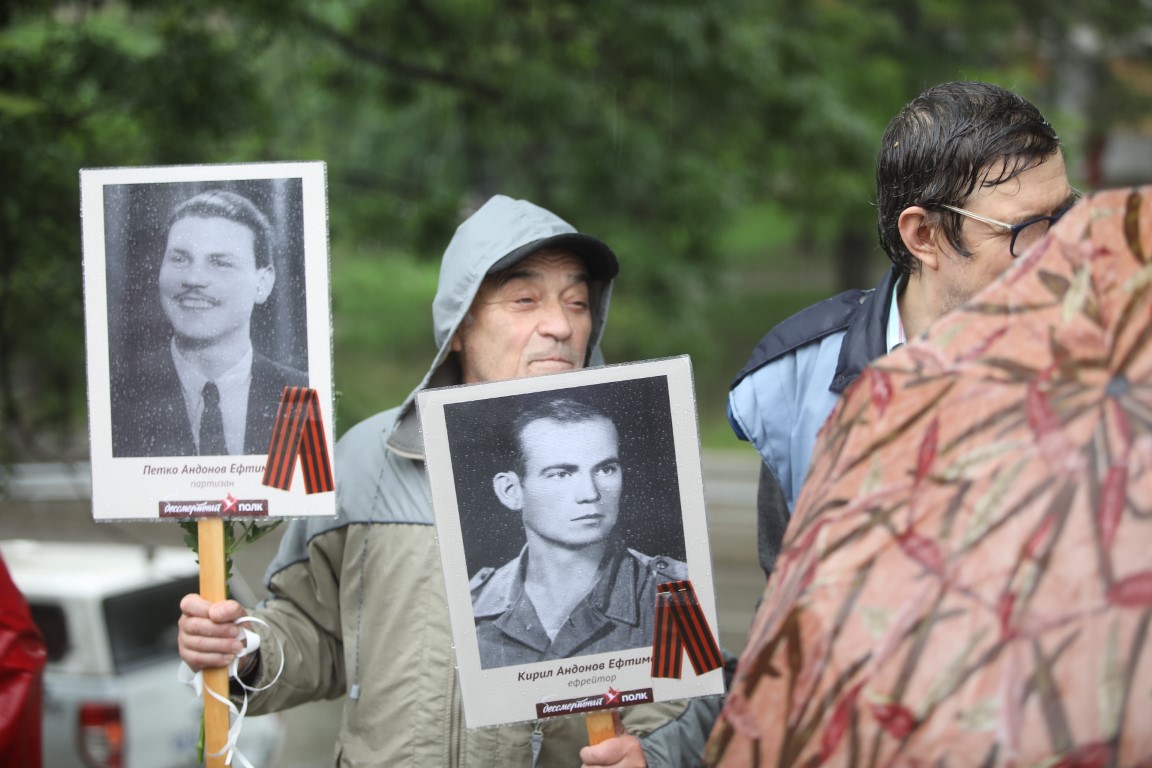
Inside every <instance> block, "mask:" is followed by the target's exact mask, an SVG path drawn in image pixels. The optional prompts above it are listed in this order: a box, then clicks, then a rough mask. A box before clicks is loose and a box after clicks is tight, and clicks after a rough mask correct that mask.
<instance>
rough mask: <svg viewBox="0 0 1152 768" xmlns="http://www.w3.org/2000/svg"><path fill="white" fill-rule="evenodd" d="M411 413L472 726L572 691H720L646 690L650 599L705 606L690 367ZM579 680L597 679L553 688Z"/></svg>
mask: <svg viewBox="0 0 1152 768" xmlns="http://www.w3.org/2000/svg"><path fill="white" fill-rule="evenodd" d="M418 407H419V409H420V418H421V427H422V430H423V432H424V436H425V446H426V450H427V457H426V463H427V469H428V474H429V479H430V480H431V482H432V491H433V506H434V509H435V513H436V520H437V531H438V537H439V541H440V554H441V559H442V561H443V565H444V574H445V588H446V590H447V592H448V602H449V609H450V613H451V617H452V625H453V635H454V638H453V639H454V642H455V646H456V651H457V662H458V668H459V670H460V676H461V686H462V688H463V692H464V698H465V711H466V715H467V717H468V721H469V726H470V727H472V726H473V725H474V721H479V722H475V724H478V725H486V724H494V723H500V722H514V721H517V720H523V719H529V718H530V717H531V716H532V712H533V711H535V710H534V709H533V706H535V705H536V704H537V703H538V702H546V701H566V700H567V699H568V698H570V697H571V696H572V695H574V693H579V690H578V689H579V688H581V687H587V688H589V691H585V692H584V693H588V692H590V691H591V692H599V691H600V689H603V690H604V691H606V690H607V688H606V687H605V685H604V684H609V683H610V684H611V686H612V687H613V688H614V689H615V690H644V691H648V690H649V689H651V690H655V691H657V692H661V693H664V694H665V695H672V692H673V691H675V692H676V693H677V695H679V697H681V698H683V697H684V695H685V694H684V693H683V692H684V691H688V692H689V693H688V694H686V695H703V694H702V693H699V692H698V691H700V690H706V689H708V686H710V685H714V683H713V681H712V680H711V679H710V678H709V679H708V680H704V679H703V677H702V678H700V679H698V680H664V679H655V678H652V677H651V674H650V662H651V655H652V645H653V635H654V629H655V626H656V612H657V604H658V600H657V592H658V590H657V587H658V586H659V585H661V584H667V583H669V582H683V581H691V582H692V584H693V588H694V589H695V590H696V591H697V593H698V594H702V595H703V596H704V598H702V602H708V603H711V602H712V601H713V600H714V595H713V593H712V582H711V562H710V557H709V554H708V536H707V522H706V519H705V514H704V503H703V488H702V481H701V475H700V457H699V438H698V434H697V427H696V417H695V405H694V395H693V392H692V383H691V369H690V363H689V361H688V359H687V358H671V359H668V360H658V361H645V362H641V363H631V364H625V365H615V366H603V367H599V368H587V369H584V370H582V371H577V372H572V373H563V374H554V375H550V376H541V377H533V378H531V379H521V380H512V381H508V382H492V383H488V384H478V385H471V386H465V387H450V388H445V389H440V390H428V391H427V392H425V393H422V394H421V395H420V396H419V397H418ZM703 607H704V608H705V609H708V608H709V607H711V610H713V611H714V606H708V605H705V606H703ZM705 613H707V610H705ZM712 622H713V623H714V622H715V617H714V614H713V618H712ZM584 672H604V673H605V674H596V675H592V676H591V677H586V676H583V677H578V678H577V679H575V680H571V679H567V680H566V679H564V678H566V677H567V676H568V675H582V674H583V673H584ZM704 677H707V675H705V676H704ZM501 686H505V688H506V690H505V689H503V688H501ZM596 686H599V688H597V687H596ZM701 686H703V687H701ZM497 689H499V691H498V692H497ZM534 697H535V698H534ZM481 700H483V702H484V703H483V704H480V703H478V702H479V701H481ZM504 705H506V706H507V710H506V711H502V710H501V709H500V708H501V707H502V706H504ZM493 707H496V709H495V710H493Z"/></svg>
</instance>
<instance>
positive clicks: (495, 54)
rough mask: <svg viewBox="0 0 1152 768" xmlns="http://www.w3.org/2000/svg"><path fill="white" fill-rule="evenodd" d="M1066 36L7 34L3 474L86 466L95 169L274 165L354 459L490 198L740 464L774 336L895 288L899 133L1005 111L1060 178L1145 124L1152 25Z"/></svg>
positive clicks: (853, 29)
mask: <svg viewBox="0 0 1152 768" xmlns="http://www.w3.org/2000/svg"><path fill="white" fill-rule="evenodd" d="M1064 5H1069V6H1070V5H1072V4H1052V3H1040V2H1036V1H1035V0H1021V1H1020V2H1016V3H1002V2H999V1H998V0H970V1H969V2H967V3H958V2H954V1H953V0H913V1H912V2H905V1H903V0H901V1H899V2H898V1H897V0H859V1H857V2H848V1H847V0H843V1H841V0H813V1H812V2H807V3H787V2H782V0H722V1H721V0H715V1H713V2H701V1H698V0H662V1H661V2H656V1H655V0H632V1H631V2H626V3H625V2H619V0H584V1H582V2H574V1H567V0H551V1H549V2H544V1H540V2H537V1H536V0H519V1H507V2H496V1H495V0H488V1H483V0H395V1H394V2H393V1H389V2H369V1H368V0H325V1H323V2H321V1H320V0H276V1H275V2H274V1H273V0H247V1H244V0H238V1H237V2H231V3H223V2H212V1H211V0H206V1H204V2H195V3H193V2H190V1H188V0H175V1H172V2H159V1H157V0H135V1H133V2H123V1H121V2H112V1H110V2H87V3H85V2H73V3H48V2H0V179H2V181H0V430H2V431H0V462H8V461H17V460H32V461H44V460H56V459H70V458H82V457H83V456H84V454H85V452H86V430H85V423H86V411H85V394H84V392H85V381H84V337H83V298H82V263H81V258H82V254H81V247H80V237H79V231H80V220H79V197H78V171H79V169H80V168H85V167H101V166H123V165H166V164H176V163H213V162H248V161H263V160H316V159H318V160H324V161H325V162H326V163H327V165H328V181H329V206H330V210H329V215H330V230H331V261H332V277H333V308H334V316H333V326H334V343H335V362H336V371H335V377H336V382H335V385H336V389H337V390H339V391H340V392H341V393H342V396H341V399H340V402H339V407H338V419H339V422H338V428H344V427H346V426H348V425H350V424H352V423H354V422H355V421H356V420H358V419H360V418H362V417H364V416H366V415H368V414H370V413H372V412H374V411H376V410H379V409H381V408H384V407H387V406H389V405H392V404H394V403H395V402H396V401H397V400H398V399H399V398H401V397H403V395H404V394H406V393H407V391H408V390H409V389H410V388H411V387H412V386H413V385H414V384H415V382H416V381H418V380H419V377H420V374H421V373H422V370H423V367H424V365H425V364H426V363H427V361H428V357H429V355H430V354H431V352H432V334H431V322H430V319H429V317H428V315H429V303H430V298H431V296H432V293H433V292H434V289H435V270H436V264H437V261H438V259H439V256H440V254H441V252H442V250H443V248H444V246H445V245H446V244H447V242H448V239H449V238H450V236H451V233H452V230H453V229H454V228H455V226H456V224H457V223H458V222H459V221H460V219H461V218H462V216H463V215H465V213H466V212H467V211H468V210H469V209H470V208H472V207H474V206H476V205H478V204H479V203H480V202H482V201H483V200H484V199H486V198H487V197H488V196H489V195H491V194H493V193H495V192H502V193H505V194H509V195H512V196H516V197H525V198H528V199H531V200H533V201H534V202H537V203H539V204H541V205H544V206H546V207H548V208H551V209H553V210H555V211H557V212H559V213H560V214H561V215H562V216H564V217H565V218H567V219H569V220H570V221H572V222H574V223H575V224H576V225H577V226H578V227H579V228H581V229H583V230H585V231H588V232H591V233H593V234H596V235H599V236H600V237H602V238H604V239H605V240H607V241H608V242H609V243H611V244H612V245H613V247H614V248H615V249H616V250H617V252H618V253H619V254H620V255H621V258H622V260H623V263H624V273H623V276H622V279H621V281H620V283H619V285H618V288H617V291H616V294H615V296H616V298H615V300H614V304H613V308H612V315H611V324H610V326H609V334H608V337H607V342H606V345H605V347H606V353H607V355H608V357H609V359H610V360H614V361H622V360H629V359H644V358H652V357H661V356H666V355H677V354H685V353H687V354H691V355H692V358H693V364H694V370H695V375H696V380H697V397H698V403H699V408H700V414H701V424H702V428H703V432H704V436H705V441H706V442H707V443H709V444H712V445H729V444H731V445H734V444H735V441H734V439H733V438H731V437H730V435H729V433H728V431H727V428H726V427H725V425H724V420H723V398H724V393H725V390H726V387H727V383H728V381H729V380H730V378H731V377H732V375H733V374H734V373H735V372H736V371H737V370H738V369H739V368H740V367H741V365H742V364H743V361H744V359H745V357H746V355H747V354H748V352H749V351H750V349H751V347H752V346H753V345H754V343H755V341H756V340H757V339H758V338H759V336H760V335H761V334H762V333H764V332H765V331H766V330H767V329H768V328H769V327H770V326H771V325H772V324H773V323H775V322H776V321H778V320H780V319H782V318H783V317H785V316H787V315H788V314H790V313H791V312H793V311H795V310H796V309H798V308H800V307H802V306H804V305H805V304H807V303H810V302H811V301H813V300H815V299H817V298H819V297H821V296H823V295H826V294H828V293H831V292H832V291H834V290H836V289H838V288H840V287H842V286H845V285H870V284H871V283H872V282H873V280H874V279H875V276H876V275H877V274H878V272H879V271H880V270H881V269H882V268H883V266H884V264H883V259H882V257H881V256H880V255H879V254H878V250H877V248H876V247H875V246H874V240H875V238H874V235H873V232H874V228H875V225H874V222H873V212H872V208H871V200H872V199H873V197H874V193H873V191H872V186H873V182H872V165H873V159H874V156H875V149H876V147H875V145H876V142H877V141H878V139H879V136H880V133H881V131H882V130H883V126H884V124H885V123H886V122H887V120H888V119H889V118H890V117H891V116H892V114H894V113H895V112H896V110H897V109H899V107H900V106H901V105H902V104H904V103H905V102H906V101H908V100H909V99H910V98H912V97H913V96H915V95H916V94H917V93H919V92H920V91H921V90H923V89H924V88H925V87H927V86H929V85H932V84H934V83H937V82H942V81H945V80H950V79H959V78H964V79H988V80H992V81H995V82H998V83H1000V84H1002V85H1005V86H1007V87H1011V88H1014V89H1016V90H1018V91H1020V92H1022V93H1023V94H1024V95H1026V96H1028V97H1029V98H1031V99H1033V100H1034V101H1036V102H1037V103H1038V105H1039V106H1040V107H1041V109H1042V110H1043V111H1044V112H1045V113H1046V114H1047V115H1048V116H1049V117H1050V118H1051V119H1052V120H1053V122H1054V124H1056V126H1057V128H1058V130H1059V131H1060V133H1061V135H1062V136H1063V137H1064V138H1065V141H1066V144H1067V145H1068V155H1069V159H1070V166H1071V167H1072V168H1074V169H1075V168H1077V167H1080V165H1079V162H1080V160H1079V156H1080V155H1083V154H1084V148H1085V147H1088V148H1089V149H1090V148H1092V147H1094V146H1097V145H1098V142H1099V141H1100V140H1101V138H1102V137H1104V136H1106V135H1107V134H1108V133H1109V132H1110V131H1111V130H1113V129H1115V128H1116V127H1117V126H1129V127H1131V126H1133V125H1138V124H1139V121H1141V120H1146V119H1147V118H1146V116H1147V115H1148V114H1149V111H1148V107H1149V93H1150V92H1152V88H1149V86H1148V80H1149V79H1150V78H1152V74H1150V72H1152V67H1150V66H1149V48H1148V44H1147V42H1146V41H1147V39H1148V26H1149V22H1148V20H1149V18H1150V14H1149V11H1150V6H1149V2H1148V0H1135V1H1134V2H1127V3H1115V2H1107V1H1106V0H1085V2H1081V3H1077V4H1075V8H1074V9H1073V8H1071V7H1067V8H1066V7H1064ZM1083 40H1090V41H1094V43H1093V44H1092V45H1087V44H1084V43H1082V42H1081V43H1075V44H1074V41H1083ZM1080 181H1081V182H1083V180H1082V179H1081V180H1080Z"/></svg>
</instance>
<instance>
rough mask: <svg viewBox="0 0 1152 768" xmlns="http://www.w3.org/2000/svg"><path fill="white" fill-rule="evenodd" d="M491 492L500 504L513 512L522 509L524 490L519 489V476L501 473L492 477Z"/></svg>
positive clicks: (513, 473) (512, 473) (511, 473)
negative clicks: (494, 493) (492, 491)
mask: <svg viewBox="0 0 1152 768" xmlns="http://www.w3.org/2000/svg"><path fill="white" fill-rule="evenodd" d="M492 490H494V491H495V492H496V498H498V499H500V503H501V504H503V505H504V506H506V507H508V509H510V510H512V511H513V512H519V511H520V510H522V509H523V508H524V489H523V488H521V487H520V476H519V475H517V474H516V473H515V472H501V473H499V474H498V475H496V476H495V477H493V478H492Z"/></svg>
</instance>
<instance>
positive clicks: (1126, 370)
mask: <svg viewBox="0 0 1152 768" xmlns="http://www.w3.org/2000/svg"><path fill="white" fill-rule="evenodd" d="M1150 322H1152V187H1146V188H1142V189H1138V190H1125V191H1111V192H1105V193H1100V194H1097V195H1094V196H1092V197H1090V198H1088V199H1086V200H1083V201H1081V202H1080V203H1079V204H1078V205H1077V206H1076V207H1075V208H1074V209H1073V210H1072V211H1070V212H1069V213H1068V214H1067V215H1066V216H1065V217H1064V218H1063V219H1062V220H1061V221H1060V223H1059V224H1058V225H1057V226H1055V227H1054V228H1053V230H1052V232H1051V233H1050V234H1049V236H1048V237H1047V239H1046V240H1045V241H1044V242H1043V243H1041V244H1039V245H1038V246H1037V247H1036V248H1035V249H1033V250H1032V251H1031V252H1029V253H1028V254H1027V255H1026V256H1025V257H1024V258H1022V259H1020V260H1019V261H1018V262H1017V263H1015V264H1014V265H1013V266H1012V268H1011V269H1009V270H1008V272H1006V273H1005V274H1004V275H1003V276H1002V277H1001V278H1000V279H998V280H997V281H996V282H994V283H993V284H992V285H990V286H989V287H988V288H986V289H985V290H984V291H982V292H981V293H980V294H978V295H977V296H976V297H975V298H974V299H973V300H972V301H971V302H970V303H968V304H967V305H965V306H964V307H962V308H960V309H959V310H957V311H956V312H954V313H952V314H950V315H948V316H947V317H945V318H943V319H942V320H941V321H939V322H937V323H936V324H935V325H934V326H933V327H932V329H931V330H930V332H929V333H928V334H927V335H926V336H925V337H923V338H921V339H919V340H916V341H913V342H911V343H909V344H908V345H906V346H905V347H903V348H901V349H899V350H897V351H896V352H894V353H893V354H891V355H889V356H887V357H884V358H881V359H880V360H878V361H876V362H875V363H874V364H873V366H872V367H871V368H869V369H868V370H866V371H865V373H864V375H863V376H862V377H861V378H860V379H859V381H858V382H857V383H856V384H855V385H854V386H853V387H852V388H851V390H850V391H849V392H847V393H846V394H845V396H844V397H843V398H842V400H841V401H840V403H839V404H838V406H837V408H836V410H835V411H834V412H833V414H832V416H831V417H830V418H829V421H828V423H827V424H826V425H825V426H824V428H823V430H822V432H821V435H820V438H819V441H818V443H817V446H816V451H815V455H814V457H813V464H812V468H811V471H810V473H809V476H808V479H807V481H806V483H805V486H804V489H803V492H802V493H801V496H800V499H799V501H798V504H797V509H796V513H795V515H794V517H793V519H792V521H791V522H790V524H789V527H788V532H787V535H786V539H785V548H784V552H783V554H782V555H781V558H780V561H779V563H778V565H777V570H776V572H775V573H774V574H773V576H772V578H771V580H770V582H769V584H768V587H767V589H766V591H765V595H764V599H763V601H762V603H761V607H760V610H759V612H758V613H757V615H756V619H755V622H754V625H753V629H752V632H751V636H750V638H749V641H748V644H747V646H746V648H745V650H744V653H743V655H742V656H741V659H740V665H739V669H738V671H737V675H736V679H735V681H734V684H733V687H732V690H731V692H730V694H729V696H728V700H727V702H726V704H725V707H724V710H723V713H722V716H721V718H720V720H719V722H718V723H717V725H716V728H715V730H714V731H713V733H712V738H711V740H710V742H709V754H708V759H709V762H710V763H711V764H713V765H720V766H725V767H726V768H732V767H734V766H754V765H755V766H793V765H796V766H799V765H803V766H815V765H821V764H827V765H837V766H888V765H908V766H915V765H924V766H928V765H931V766H959V765H964V766H969V765H971V766H983V765H989V766H991V765H1012V766H1056V765H1061V766H1072V765H1077V766H1080V765H1083V766H1088V765H1099V766H1106V765H1115V766H1133V765H1138V764H1142V765H1152V638H1150V635H1149V624H1150V622H1152V333H1150V332H1149V324H1150Z"/></svg>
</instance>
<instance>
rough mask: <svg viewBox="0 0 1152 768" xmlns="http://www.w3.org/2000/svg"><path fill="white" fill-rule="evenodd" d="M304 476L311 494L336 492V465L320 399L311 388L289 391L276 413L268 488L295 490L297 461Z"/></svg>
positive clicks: (266, 475) (266, 477)
mask: <svg viewBox="0 0 1152 768" xmlns="http://www.w3.org/2000/svg"><path fill="white" fill-rule="evenodd" d="M297 458H299V460H300V469H301V471H302V473H303V475H304V490H305V491H306V492H307V493H324V492H326V491H331V490H333V488H334V483H333V480H332V462H331V459H330V458H329V456H328V443H327V441H326V440H325V437H324V419H323V418H322V416H321V413H320V397H319V395H317V394H316V390H314V389H309V388H307V387H285V388H284V394H283V395H282V396H281V398H280V409H279V410H278V411H277V412H276V424H275V426H274V427H273V429H272V440H271V442H270V443H269V445H268V463H267V464H266V465H265V467H264V480H263V483H264V485H268V486H271V487H273V488H279V489H281V490H284V491H287V490H289V489H290V488H291V487H292V475H293V473H294V472H295V470H296V460H297Z"/></svg>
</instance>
